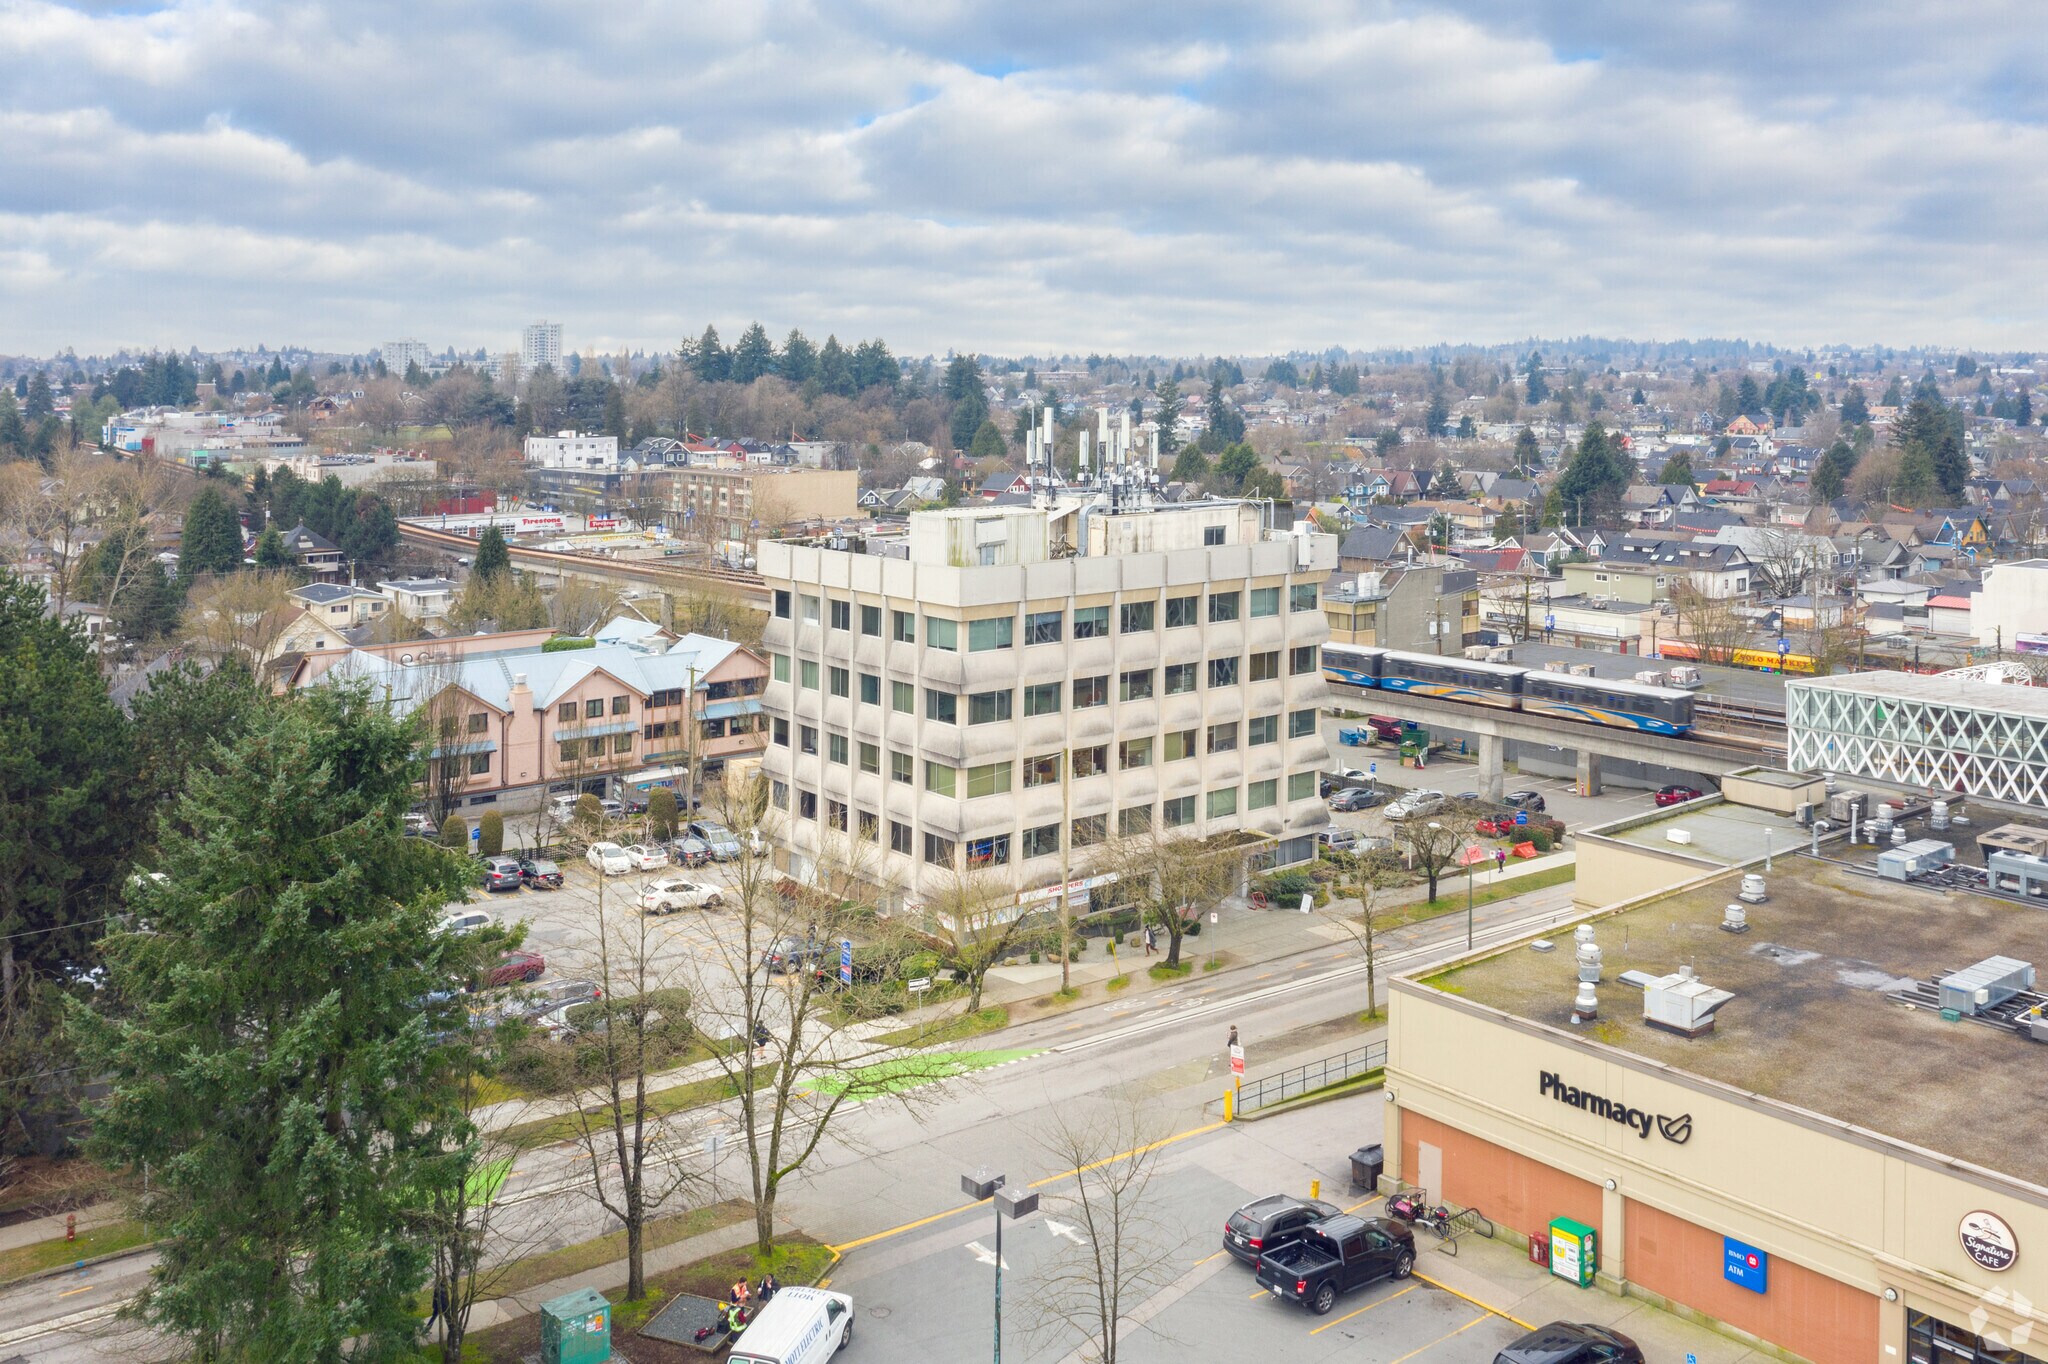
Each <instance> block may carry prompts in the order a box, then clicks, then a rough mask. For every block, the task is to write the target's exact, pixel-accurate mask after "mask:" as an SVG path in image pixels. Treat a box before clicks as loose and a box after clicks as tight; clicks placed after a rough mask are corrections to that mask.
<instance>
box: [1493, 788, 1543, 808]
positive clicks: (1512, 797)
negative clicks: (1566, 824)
mask: <svg viewBox="0 0 2048 1364" xmlns="http://www.w3.org/2000/svg"><path fill="white" fill-rule="evenodd" d="M1500 803H1501V804H1502V805H1512V806H1513V807H1515V808H1516V809H1517V810H1536V811H1542V810H1546V809H1548V808H1549V807H1548V806H1547V805H1545V804H1544V803H1543V793H1542V792H1541V791H1510V792H1508V793H1507V794H1506V795H1504V796H1502V797H1501V798H1500Z"/></svg>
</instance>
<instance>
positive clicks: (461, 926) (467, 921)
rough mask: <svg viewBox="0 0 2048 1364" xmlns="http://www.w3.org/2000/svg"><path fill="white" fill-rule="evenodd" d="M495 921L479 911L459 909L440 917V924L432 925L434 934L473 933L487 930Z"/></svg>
mask: <svg viewBox="0 0 2048 1364" xmlns="http://www.w3.org/2000/svg"><path fill="white" fill-rule="evenodd" d="M496 922H497V920H496V919H494V918H492V917H491V916H490V915H489V914H486V913H485V912H484V911H483V910H481V909H460V910H456V911H454V912H452V913H449V914H443V915H442V916H441V922H440V923H437V924H435V925H434V931H435V932H436V933H474V932H476V931H477V930H478V929H479V928H489V927H490V926H491V925H492V924H494V923H496Z"/></svg>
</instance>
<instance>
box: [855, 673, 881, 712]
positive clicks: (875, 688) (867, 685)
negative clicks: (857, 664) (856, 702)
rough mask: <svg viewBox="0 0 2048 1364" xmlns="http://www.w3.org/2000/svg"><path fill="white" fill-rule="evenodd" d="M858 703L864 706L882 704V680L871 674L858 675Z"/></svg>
mask: <svg viewBox="0 0 2048 1364" xmlns="http://www.w3.org/2000/svg"><path fill="white" fill-rule="evenodd" d="M860 703H861V704H862V705H864V706H879V705H881V704H882V679H881V678H879V677H877V676H875V674H873V673H862V674H861V675H860Z"/></svg>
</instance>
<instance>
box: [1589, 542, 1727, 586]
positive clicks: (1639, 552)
mask: <svg viewBox="0 0 2048 1364" xmlns="http://www.w3.org/2000/svg"><path fill="white" fill-rule="evenodd" d="M1601 562H1603V563H1610V564H1642V565H1648V566H1650V567H1653V568H1655V569H1657V570H1658V571H1659V572H1660V573H1663V574H1665V575H1667V576H1668V577H1669V579H1670V581H1669V582H1668V583H1667V584H1666V585H1665V591H1666V592H1668V591H1669V590H1670V588H1671V587H1672V586H1675V585H1676V584H1677V582H1678V580H1679V577H1680V576H1683V577H1684V578H1685V579H1687V580H1689V581H1690V582H1691V583H1692V585H1693V587H1694V588H1696V589H1697V590H1698V591H1700V592H1701V593H1703V594H1705V595H1706V596H1709V597H1744V596H1747V595H1749V591H1750V578H1751V564H1750V559H1749V556H1748V555H1746V554H1744V553H1743V551H1742V548H1741V546H1739V545H1731V544H1724V543H1721V542H1719V541H1713V540H1695V539H1688V538H1684V537H1680V536H1662V535H1659V536H1651V535H1625V536H1623V537H1622V538H1621V539H1620V540H1618V541H1616V542H1615V543H1614V544H1612V545H1610V546H1608V548H1607V552H1606V554H1605V555H1604V556H1603V557H1602V559H1601Z"/></svg>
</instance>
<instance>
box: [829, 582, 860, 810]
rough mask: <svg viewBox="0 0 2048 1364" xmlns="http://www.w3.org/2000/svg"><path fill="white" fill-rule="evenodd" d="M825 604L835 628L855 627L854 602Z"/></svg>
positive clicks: (835, 600)
mask: <svg viewBox="0 0 2048 1364" xmlns="http://www.w3.org/2000/svg"><path fill="white" fill-rule="evenodd" d="M825 604H826V606H827V607H828V608H830V615H829V617H828V619H829V620H831V622H832V628H833V629H835V630H851V629H852V628H853V603H852V602H850V601H840V600H839V599H838V598H837V597H833V598H831V599H829V600H828V601H827V602H826V603H825ZM842 827H844V826H842Z"/></svg>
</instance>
